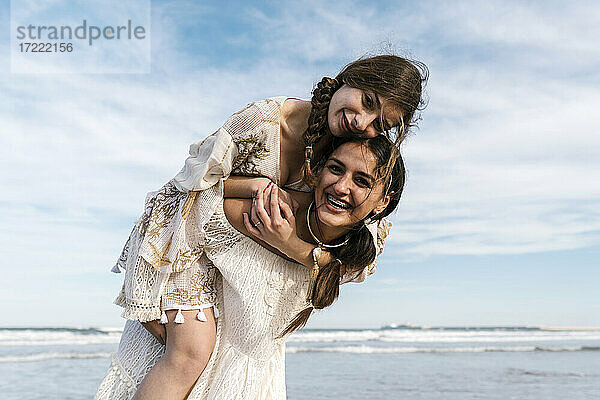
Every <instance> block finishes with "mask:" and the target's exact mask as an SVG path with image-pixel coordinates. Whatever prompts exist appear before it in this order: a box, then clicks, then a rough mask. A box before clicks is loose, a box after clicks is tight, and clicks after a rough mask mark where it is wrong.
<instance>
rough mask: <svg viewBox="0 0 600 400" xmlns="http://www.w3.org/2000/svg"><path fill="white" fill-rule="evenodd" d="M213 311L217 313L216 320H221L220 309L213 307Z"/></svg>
mask: <svg viewBox="0 0 600 400" xmlns="http://www.w3.org/2000/svg"><path fill="white" fill-rule="evenodd" d="M213 311H214V313H215V318H219V315H220V314H219V309H218V308H217V306H213Z"/></svg>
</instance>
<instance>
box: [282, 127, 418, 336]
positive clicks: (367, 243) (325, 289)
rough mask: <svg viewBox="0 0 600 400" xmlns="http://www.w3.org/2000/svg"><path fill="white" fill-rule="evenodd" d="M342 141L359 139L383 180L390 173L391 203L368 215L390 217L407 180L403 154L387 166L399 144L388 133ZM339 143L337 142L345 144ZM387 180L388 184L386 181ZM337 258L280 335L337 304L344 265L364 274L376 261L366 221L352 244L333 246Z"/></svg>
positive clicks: (350, 236) (353, 232) (322, 271)
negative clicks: (365, 269) (364, 270)
mask: <svg viewBox="0 0 600 400" xmlns="http://www.w3.org/2000/svg"><path fill="white" fill-rule="evenodd" d="M339 142H341V143H347V142H358V143H360V144H361V145H362V146H363V147H364V148H366V149H368V150H369V151H371V153H372V154H373V155H374V156H375V159H376V161H377V166H376V175H377V177H378V178H380V179H383V178H384V177H385V176H384V174H387V175H388V176H389V177H390V178H389V179H388V180H383V182H382V183H384V184H385V185H386V186H384V193H383V196H386V195H390V202H389V203H388V205H387V207H386V208H385V209H384V210H383V211H381V212H380V213H378V214H376V215H373V213H371V215H369V216H367V218H368V219H370V220H371V221H375V220H380V219H381V218H383V217H386V216H388V215H389V214H390V213H391V212H392V211H394V210H395V209H396V207H397V206H398V202H399V201H400V196H401V195H402V190H403V189H404V182H405V180H406V170H405V168H404V162H403V160H402V157H401V155H400V153H396V157H394V162H393V165H392V167H391V170H389V172H388V168H387V165H388V164H389V160H390V157H392V155H393V153H394V151H395V149H396V146H395V145H394V143H393V142H391V141H390V140H389V139H388V138H387V137H386V136H384V135H379V136H377V137H374V138H371V139H361V138H343V139H340V140H339ZM341 143H337V144H341ZM385 182H387V183H385ZM329 252H330V253H331V255H332V257H333V258H337V259H339V260H340V261H341V265H340V263H339V262H338V261H332V262H330V263H328V264H327V265H325V266H323V267H320V268H319V274H318V275H317V279H316V281H315V286H314V288H312V297H311V299H310V301H311V305H310V306H309V307H306V308H305V309H304V310H302V311H301V312H300V313H298V314H297V315H296V317H295V318H294V319H293V320H292V322H291V323H290V324H289V325H288V326H287V327H286V328H285V329H284V330H283V332H282V333H281V334H280V335H279V337H283V336H285V335H287V334H288V333H291V332H294V331H295V330H297V329H299V328H301V327H303V326H304V325H305V324H306V322H307V321H308V318H309V317H310V315H311V313H312V312H313V310H314V309H322V308H325V307H328V306H330V305H331V304H333V302H334V301H335V299H337V297H338V295H339V287H340V276H341V268H342V266H343V267H344V268H345V272H346V273H356V274H358V273H360V272H362V270H363V269H364V268H366V267H367V266H369V265H370V264H371V263H373V261H375V256H376V255H377V249H376V247H375V243H374V242H373V237H372V236H371V233H370V232H369V230H368V229H367V226H366V224H365V220H361V221H359V222H358V223H356V224H355V226H354V227H353V229H351V230H350V232H349V233H348V243H347V244H346V245H344V246H341V247H338V248H332V249H329Z"/></svg>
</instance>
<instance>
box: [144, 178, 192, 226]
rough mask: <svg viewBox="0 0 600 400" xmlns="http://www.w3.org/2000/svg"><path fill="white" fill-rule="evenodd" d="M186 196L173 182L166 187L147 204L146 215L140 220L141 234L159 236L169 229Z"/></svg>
mask: <svg viewBox="0 0 600 400" xmlns="http://www.w3.org/2000/svg"><path fill="white" fill-rule="evenodd" d="M184 196H186V194H185V193H182V192H180V191H178V190H177V189H176V188H175V185H173V183H172V182H169V183H167V184H166V185H164V186H163V187H162V188H161V189H160V191H158V192H157V193H156V194H155V195H154V197H152V198H151V199H150V200H148V201H147V202H146V208H145V210H144V215H142V218H141V219H140V226H139V231H140V233H141V234H142V235H145V234H148V235H150V237H156V236H158V233H159V232H160V230H161V229H163V228H165V227H167V225H168V224H169V223H170V222H171V221H172V220H173V217H174V216H175V215H176V214H177V211H178V210H179V203H180V201H181V200H182V199H183V198H184Z"/></svg>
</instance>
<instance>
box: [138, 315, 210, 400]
mask: <svg viewBox="0 0 600 400" xmlns="http://www.w3.org/2000/svg"><path fill="white" fill-rule="evenodd" d="M176 314H177V311H175V310H170V311H167V317H168V318H169V323H168V324H167V325H166V329H167V345H166V351H165V354H164V355H163V356H162V357H161V359H160V360H159V361H158V362H157V363H156V365H155V366H154V367H153V368H152V370H151V371H150V372H149V373H148V375H146V377H145V378H144V380H143V381H142V383H141V384H140V386H139V388H138V390H137V392H136V393H135V396H134V398H133V400H155V399H156V400H183V399H185V398H186V396H187V395H188V394H189V392H190V391H191V389H192V387H193V386H194V383H195V382H196V380H197V379H198V377H199V376H200V374H202V371H204V368H205V367H206V364H207V363H208V360H209V359H210V355H211V354H212V351H213V349H214V347H215V340H216V325H215V318H214V314H213V309H212V307H211V308H205V309H204V314H205V315H206V318H207V319H208V321H206V322H202V321H199V320H198V319H197V318H196V315H197V314H198V310H190V311H182V314H183V316H184V318H185V322H184V323H183V324H176V323H174V322H173V321H174V320H175V315H176Z"/></svg>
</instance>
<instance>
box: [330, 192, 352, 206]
mask: <svg viewBox="0 0 600 400" xmlns="http://www.w3.org/2000/svg"><path fill="white" fill-rule="evenodd" d="M327 201H328V202H329V204H331V205H332V206H333V207H335V208H343V209H344V210H346V209H348V208H350V205H349V204H347V203H345V202H343V201H341V200H337V199H336V198H334V197H333V196H331V195H329V194H328V195H327Z"/></svg>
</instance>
